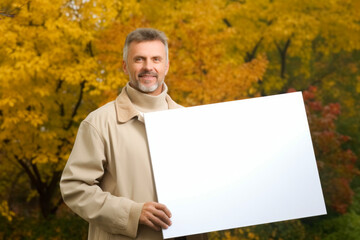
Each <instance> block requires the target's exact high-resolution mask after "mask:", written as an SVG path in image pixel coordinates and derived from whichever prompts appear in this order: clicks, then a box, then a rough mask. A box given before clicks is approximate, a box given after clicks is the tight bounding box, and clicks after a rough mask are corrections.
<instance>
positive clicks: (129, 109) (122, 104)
mask: <svg viewBox="0 0 360 240" xmlns="http://www.w3.org/2000/svg"><path fill="white" fill-rule="evenodd" d="M165 99H166V101H167V103H168V106H169V109H176V108H181V107H182V106H181V105H179V104H177V103H176V102H174V100H172V99H171V97H170V96H169V95H166V98H165ZM115 109H116V118H117V121H118V122H119V123H126V122H127V121H129V120H130V119H132V118H134V117H137V118H140V112H139V111H138V110H136V108H135V107H134V105H133V104H132V103H131V100H130V98H129V96H128V94H127V92H126V89H125V87H124V88H123V89H122V90H121V93H120V94H119V96H118V97H117V98H116V100H115Z"/></svg>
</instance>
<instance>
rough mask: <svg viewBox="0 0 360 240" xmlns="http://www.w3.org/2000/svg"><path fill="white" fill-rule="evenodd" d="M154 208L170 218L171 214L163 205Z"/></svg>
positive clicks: (158, 204)
mask: <svg viewBox="0 0 360 240" xmlns="http://www.w3.org/2000/svg"><path fill="white" fill-rule="evenodd" d="M155 207H156V209H159V210H162V211H163V212H164V213H165V214H166V215H167V216H168V217H169V218H171V216H172V215H171V212H170V210H169V209H168V208H167V207H166V206H165V205H164V204H161V203H157V204H156V205H155Z"/></svg>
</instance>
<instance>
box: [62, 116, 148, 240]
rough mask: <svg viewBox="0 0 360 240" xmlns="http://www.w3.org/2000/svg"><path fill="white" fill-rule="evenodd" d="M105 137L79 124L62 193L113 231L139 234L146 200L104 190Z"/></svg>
mask: <svg viewBox="0 0 360 240" xmlns="http://www.w3.org/2000/svg"><path fill="white" fill-rule="evenodd" d="M104 144H105V143H104V140H103V138H102V137H101V135H100V134H99V132H98V131H97V129H96V128H95V127H93V126H92V125H91V124H90V123H88V122H86V121H83V122H82V123H81V124H80V127H79V130H78V133H77V136H76V140H75V144H74V147H73V150H72V152H71V154H70V157H69V160H68V162H67V164H66V166H65V168H64V171H63V174H62V177H61V180H60V189H61V194H62V197H63V199H64V202H65V203H66V205H68V206H69V207H70V208H71V209H72V210H73V211H74V212H75V213H76V214H78V215H79V216H81V217H82V218H84V219H85V220H86V221H88V222H91V223H93V224H95V225H97V226H99V227H100V228H102V229H103V230H104V231H106V232H109V233H111V234H122V235H126V236H129V237H132V238H134V237H136V235H137V229H138V224H139V218H140V214H141V210H142V207H143V203H136V202H134V201H132V200H130V199H128V198H124V197H118V196H114V195H112V194H110V193H109V192H104V191H103V190H102V189H101V188H100V186H99V183H100V181H101V178H102V176H103V175H104V169H105V168H104V167H105V166H106V162H107V160H106V157H105V150H104V149H105V147H104V146H105V145H104Z"/></svg>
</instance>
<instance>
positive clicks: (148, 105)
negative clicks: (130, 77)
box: [126, 83, 169, 116]
mask: <svg viewBox="0 0 360 240" xmlns="http://www.w3.org/2000/svg"><path fill="white" fill-rule="evenodd" d="M167 90H168V88H167V86H166V84H165V83H163V91H162V92H161V93H160V94H159V95H157V96H152V95H149V94H146V93H142V92H140V91H138V90H136V89H135V88H133V87H131V86H130V84H129V83H127V85H126V92H127V94H128V96H129V98H130V100H131V102H132V104H133V105H134V107H135V108H136V110H138V111H139V112H140V114H141V116H143V114H142V113H147V112H154V111H162V110H167V109H169V106H168V102H167V101H166V95H167Z"/></svg>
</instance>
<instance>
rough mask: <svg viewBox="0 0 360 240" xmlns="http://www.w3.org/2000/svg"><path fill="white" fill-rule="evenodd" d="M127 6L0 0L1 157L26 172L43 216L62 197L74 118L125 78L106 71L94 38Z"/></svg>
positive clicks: (117, 4) (93, 105) (81, 115)
mask: <svg viewBox="0 0 360 240" xmlns="http://www.w3.org/2000/svg"><path fill="white" fill-rule="evenodd" d="M129 4H132V2H131V1H130V2H129ZM126 7H127V3H123V2H118V1H99V2H97V1H79V2H78V1H68V2H66V1H62V0H56V1H49V0H34V1H20V0H19V1H7V2H5V3H2V5H1V6H0V9H4V10H3V11H2V12H3V14H2V18H1V20H0V28H1V32H2V33H4V34H3V36H2V37H1V38H0V49H1V51H0V52H1V53H0V79H1V85H2V87H1V90H0V96H1V100H0V127H1V133H0V145H1V149H2V150H1V151H2V155H3V156H4V159H3V160H2V161H3V162H4V164H6V165H12V166H16V167H17V169H20V172H23V173H25V175H26V176H27V177H28V179H29V182H30V184H29V187H30V189H27V191H28V194H30V195H31V194H32V193H34V191H35V193H36V194H35V195H34V194H32V195H34V196H38V200H39V206H40V208H41V213H42V215H43V216H44V217H48V216H49V215H51V214H53V213H55V212H56V210H57V208H58V206H59V205H60V204H61V203H62V200H61V196H60V194H59V190H58V182H59V179H60V175H61V172H62V169H63V167H64V164H65V162H66V160H67V158H68V156H69V153H70V150H71V147H72V145H73V142H74V137H75V133H76V129H77V127H78V124H79V122H80V121H81V120H82V119H83V118H84V117H85V116H86V114H88V112H89V111H91V110H92V109H94V108H96V107H97V106H98V102H99V101H100V99H101V93H102V92H103V91H106V90H107V89H109V88H116V87H118V86H120V85H122V84H124V79H121V78H120V79H118V78H116V77H117V76H114V77H108V76H107V77H106V78H105V77H104V76H103V75H104V74H103V73H104V70H103V69H102V67H101V65H99V64H98V60H97V58H96V56H95V53H94V46H93V44H94V41H95V39H96V37H97V36H96V35H97V33H98V31H100V30H101V29H103V28H104V26H106V24H107V23H108V22H110V21H111V19H113V18H114V17H116V15H117V14H118V13H120V12H122V13H125V12H126ZM129 11H130V10H129ZM105 12H106V14H104V13H105ZM6 165H3V166H2V168H5V166H6ZM5 171H6V170H5ZM22 177H23V176H22ZM24 187H25V186H24ZM25 189H26V188H25ZM32 190H34V191H32ZM2 194H4V193H2ZM4 197H6V196H4ZM7 198H8V196H7Z"/></svg>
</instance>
